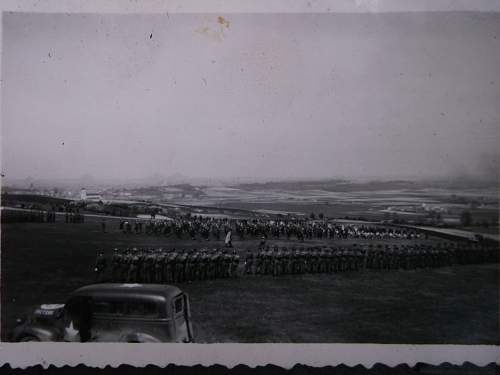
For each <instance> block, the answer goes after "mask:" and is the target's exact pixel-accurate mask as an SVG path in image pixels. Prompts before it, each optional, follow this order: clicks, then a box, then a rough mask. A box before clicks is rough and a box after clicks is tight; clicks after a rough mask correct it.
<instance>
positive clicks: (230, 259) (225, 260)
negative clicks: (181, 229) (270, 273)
mask: <svg viewBox="0 0 500 375" xmlns="http://www.w3.org/2000/svg"><path fill="white" fill-rule="evenodd" d="M239 261H240V257H239V255H238V254H237V253H236V251H233V252H232V253H229V252H227V251H226V250H220V249H212V250H208V249H201V250H196V249H194V250H190V251H187V250H180V251H176V250H175V249H173V250H170V251H164V250H163V249H147V250H146V249H137V248H133V249H126V250H124V251H123V250H122V251H120V250H118V249H115V250H114V252H113V256H112V259H111V265H110V266H111V279H112V281H115V282H129V283H135V282H142V283H173V282H186V281H194V280H207V279H211V280H212V279H216V278H231V277H236V276H237V275H238V266H239ZM106 263H107V262H106V259H105V257H104V255H103V253H102V252H101V253H100V255H99V256H98V258H97V261H96V268H95V270H96V272H97V274H96V277H97V279H98V280H102V278H103V276H104V275H105V273H106V268H107V267H106Z"/></svg>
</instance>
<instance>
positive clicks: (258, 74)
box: [1, 12, 500, 345]
mask: <svg viewBox="0 0 500 375" xmlns="http://www.w3.org/2000/svg"><path fill="white" fill-rule="evenodd" d="M1 89H2V93H1V94H2V118H1V173H2V175H1V340H2V341H4V342H106V343H179V345H182V343H200V344H204V343H379V344H466V345H472V344H474V345H476V344H487V345H498V344H500V329H499V306H500V301H499V280H500V279H499V267H498V265H499V260H500V254H499V237H500V236H499V212H500V211H499V181H500V169H499V159H500V151H499V150H500V148H499V144H500V13H492V12H489V13H487V12H485V13H480V12H418V13H404V12H400V13H357V14H354V13H352V14H349V13H346V14H341V13H310V14H306V13H297V14H284V13H267V14H243V13H241V14H235V13H221V14H215V13H206V14H205V13H201V14H170V13H166V12H165V13H157V14H98V13H94V14H93V13H59V14H55V13H52V14H51V13H30V12H19V13H18V12H4V13H3V20H2V87H1Z"/></svg>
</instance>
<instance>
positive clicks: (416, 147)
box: [1, 13, 500, 179]
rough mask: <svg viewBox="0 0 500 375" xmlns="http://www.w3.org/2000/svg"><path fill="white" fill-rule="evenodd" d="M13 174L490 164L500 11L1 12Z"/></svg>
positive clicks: (461, 170)
mask: <svg viewBox="0 0 500 375" xmlns="http://www.w3.org/2000/svg"><path fill="white" fill-rule="evenodd" d="M2 78H3V87H2V88H3V91H2V106H3V107H2V129H1V130H2V134H1V136H2V172H3V173H4V174H5V175H6V176H7V178H9V179H10V178H12V179H17V178H25V177H27V176H31V177H34V178H49V179H51V178H57V179H60V178H75V177H80V176H81V175H83V174H90V175H92V176H94V177H95V178H97V179H104V178H120V179H124V178H141V177H146V176H150V175H152V174H161V175H164V176H168V175H172V174H175V173H181V174H183V175H186V176H193V177H235V176H255V177H258V178H269V179H280V178H290V177H292V178H308V177H314V178H317V177H336V176H343V177H349V176H352V177H362V176H369V177H382V178H387V177H407V176H417V177H437V176H443V177H447V176H456V175H481V176H488V175H491V174H492V173H493V172H494V171H495V169H496V168H497V167H498V163H499V151H498V150H499V149H500V147H498V145H499V144H500V16H499V14H477V13H476V14H474V13H472V14H467V13H432V14H431V13H428V14H426V13H413V14H385V15H374V14H371V15H370V14H358V15H314V14H312V15H300V14H298V15H292V14H289V15H232V14H229V15H223V18H218V16H217V15H179V14H177V15H169V16H167V15H164V16H158V15H155V16H149V15H142V16H136V15H129V16H118V15H117V16H113V15H103V16H99V15H75V14H73V15H64V14H61V15H50V14H45V15H44V14H4V19H3V52H2Z"/></svg>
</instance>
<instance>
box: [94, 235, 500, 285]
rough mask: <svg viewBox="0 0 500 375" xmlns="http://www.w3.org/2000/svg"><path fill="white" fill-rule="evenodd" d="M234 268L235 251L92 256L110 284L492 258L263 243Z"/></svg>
mask: <svg viewBox="0 0 500 375" xmlns="http://www.w3.org/2000/svg"><path fill="white" fill-rule="evenodd" d="M243 260H244V262H243V264H242V266H241V267H240V256H239V254H238V252H237V251H236V250H233V251H232V252H228V251H227V249H212V250H209V249H200V250H196V249H194V250H180V251H176V250H175V249H172V250H163V249H148V250H146V249H136V248H133V249H127V250H122V251H120V250H118V249H115V250H114V253H113V256H112V259H111V262H110V267H109V269H108V267H107V259H106V257H105V255H104V253H103V252H100V253H99V254H98V256H97V260H96V265H95V271H96V279H97V280H98V281H102V280H103V279H104V278H105V277H106V272H107V271H108V272H109V270H110V271H111V275H109V274H108V275H107V276H108V277H109V276H110V277H111V279H112V281H114V282H128V283H136V282H137V283H139V282H141V283H174V282H175V283H177V282H186V281H195V280H213V279H217V278H234V277H238V276H239V275H240V274H242V273H243V274H246V275H273V276H280V275H290V274H304V273H337V272H346V271H359V270H362V269H374V270H398V269H403V270H412V269H418V268H436V267H445V266H452V265H454V264H474V263H494V262H498V261H499V259H498V250H497V248H496V247H495V246H485V245H478V244H471V243H461V242H460V243H456V242H447V243H438V244H433V245H431V244H418V243H417V244H412V245H402V246H397V245H394V246H389V245H385V246H382V245H380V244H379V245H376V246H373V245H368V246H358V245H357V244H354V245H351V246H341V247H326V246H323V247H303V246H301V247H289V248H287V247H277V246H275V247H273V248H271V247H269V246H267V245H265V246H262V247H261V248H260V249H258V250H257V251H252V250H250V249H249V250H247V251H246V253H245V255H244V257H243Z"/></svg>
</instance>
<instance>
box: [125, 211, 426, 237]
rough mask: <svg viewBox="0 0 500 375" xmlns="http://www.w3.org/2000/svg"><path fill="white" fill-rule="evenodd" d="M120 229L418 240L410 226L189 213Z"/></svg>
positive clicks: (195, 234)
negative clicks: (204, 215)
mask: <svg viewBox="0 0 500 375" xmlns="http://www.w3.org/2000/svg"><path fill="white" fill-rule="evenodd" d="M120 230H121V231H122V232H123V233H126V234H133V233H134V234H141V233H145V234H151V235H165V236H176V237H177V238H186V237H187V238H191V239H196V238H198V237H201V238H203V239H205V240H210V239H215V240H220V239H221V238H222V237H223V236H225V235H226V234H227V233H228V232H230V231H231V232H232V233H233V234H234V235H236V236H238V238H239V239H245V238H259V237H264V238H266V239H267V238H272V239H287V240H290V239H298V240H301V241H303V240H305V239H309V240H311V239H319V240H321V239H332V240H333V239H365V240H371V239H380V240H386V239H408V240H415V239H420V238H421V236H422V234H421V233H419V232H418V231H416V230H413V229H406V228H391V227H384V226H379V225H369V224H336V223H330V222H327V221H325V220H309V219H283V220H267V219H227V218H223V219H221V218H209V217H201V216H193V217H190V218H176V219H172V220H149V221H142V220H122V221H120Z"/></svg>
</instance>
